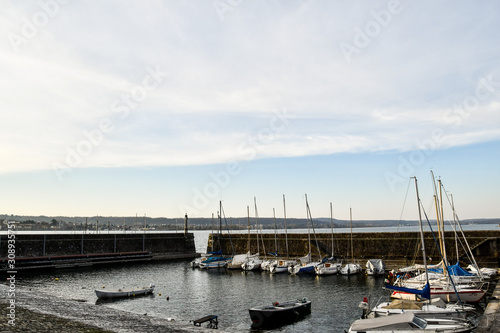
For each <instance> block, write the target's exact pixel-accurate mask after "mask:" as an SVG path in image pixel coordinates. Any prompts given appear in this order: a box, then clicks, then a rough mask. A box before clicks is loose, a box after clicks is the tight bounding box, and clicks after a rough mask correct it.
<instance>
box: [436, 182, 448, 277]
mask: <svg viewBox="0 0 500 333" xmlns="http://www.w3.org/2000/svg"><path fill="white" fill-rule="evenodd" d="M438 184H439V201H440V205H441V230H442V232H443V241H442V243H443V245H442V246H443V257H444V262H445V264H446V265H448V258H447V256H446V243H445V238H444V211H443V190H442V189H443V184H442V183H441V179H439V180H438ZM446 265H445V266H446ZM443 272H444V269H443Z"/></svg>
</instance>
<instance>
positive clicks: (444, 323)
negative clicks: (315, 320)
mask: <svg viewBox="0 0 500 333" xmlns="http://www.w3.org/2000/svg"><path fill="white" fill-rule="evenodd" d="M474 328H475V327H474V326H473V325H472V324H471V323H470V322H468V321H466V320H463V319H459V318H457V319H443V318H421V317H418V316H416V315H415V314H414V313H403V314H397V315H393V316H387V317H377V318H373V319H358V320H356V321H354V322H353V323H352V325H351V327H350V328H349V333H361V332H363V333H369V332H373V333H375V332H377V333H382V332H391V333H394V332H398V333H407V332H434V333H435V332H440V333H458V332H471V331H472V330H473V329H474Z"/></svg>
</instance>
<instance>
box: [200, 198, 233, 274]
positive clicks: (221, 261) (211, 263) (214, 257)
mask: <svg viewBox="0 0 500 333" xmlns="http://www.w3.org/2000/svg"><path fill="white" fill-rule="evenodd" d="M219 206H220V211H219V214H218V215H219V251H213V252H211V253H210V254H211V255H210V257H208V258H206V259H205V260H203V261H202V262H200V265H199V266H200V268H202V269H210V268H222V267H227V265H228V264H229V263H230V262H231V260H232V258H231V257H227V256H224V255H223V254H222V244H221V242H220V240H221V237H222V201H220V202H219Z"/></svg>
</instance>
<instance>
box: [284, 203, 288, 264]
mask: <svg viewBox="0 0 500 333" xmlns="http://www.w3.org/2000/svg"><path fill="white" fill-rule="evenodd" d="M283 213H284V216H285V243H286V257H287V258H288V232H287V227H286V205H285V195H284V194H283Z"/></svg>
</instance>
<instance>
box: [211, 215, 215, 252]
mask: <svg viewBox="0 0 500 333" xmlns="http://www.w3.org/2000/svg"><path fill="white" fill-rule="evenodd" d="M211 234H212V243H211V244H210V245H211V246H212V250H211V252H214V213H212V232H211Z"/></svg>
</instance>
